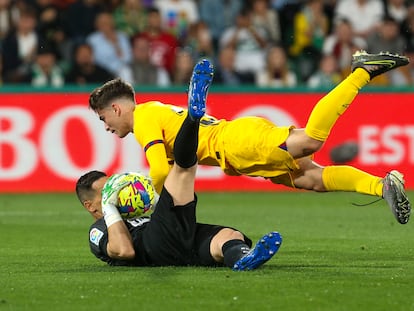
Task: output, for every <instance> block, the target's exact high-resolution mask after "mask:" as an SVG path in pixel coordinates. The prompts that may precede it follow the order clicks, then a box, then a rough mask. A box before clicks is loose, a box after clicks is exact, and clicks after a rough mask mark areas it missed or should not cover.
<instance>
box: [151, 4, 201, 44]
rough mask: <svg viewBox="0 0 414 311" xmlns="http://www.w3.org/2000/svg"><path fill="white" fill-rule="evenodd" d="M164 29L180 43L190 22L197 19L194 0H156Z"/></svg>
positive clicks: (186, 33) (186, 32)
mask: <svg viewBox="0 0 414 311" xmlns="http://www.w3.org/2000/svg"><path fill="white" fill-rule="evenodd" d="M155 6H156V7H157V8H158V9H159V10H160V13H161V20H162V24H163V27H164V29H167V30H168V31H169V32H170V33H171V34H173V35H174V36H175V37H176V38H177V39H178V41H179V42H180V43H182V42H184V41H185V39H186V37H187V35H188V30H189V27H190V25H191V24H193V23H195V22H197V21H198V20H199V16H198V8H197V4H196V2H195V1H194V0H156V1H155Z"/></svg>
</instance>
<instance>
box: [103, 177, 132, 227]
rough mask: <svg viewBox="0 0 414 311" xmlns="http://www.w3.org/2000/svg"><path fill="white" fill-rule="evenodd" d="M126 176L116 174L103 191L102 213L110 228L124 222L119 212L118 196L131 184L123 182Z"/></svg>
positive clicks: (107, 182) (126, 181)
mask: <svg viewBox="0 0 414 311" xmlns="http://www.w3.org/2000/svg"><path fill="white" fill-rule="evenodd" d="M123 177H124V174H114V175H112V176H111V177H109V179H108V180H107V181H106V183H105V185H104V187H103V189H102V203H101V204H102V213H103V215H104V219H105V223H106V226H107V227H109V226H111V225H113V224H114V223H116V222H118V221H122V217H121V214H120V213H119V210H118V207H117V205H118V194H119V191H121V189H122V188H124V187H125V186H127V185H128V184H129V183H130V182H129V181H128V180H123Z"/></svg>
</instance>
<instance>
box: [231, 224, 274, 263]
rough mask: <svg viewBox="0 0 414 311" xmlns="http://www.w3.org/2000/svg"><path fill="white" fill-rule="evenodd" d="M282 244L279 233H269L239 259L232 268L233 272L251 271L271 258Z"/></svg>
mask: <svg viewBox="0 0 414 311" xmlns="http://www.w3.org/2000/svg"><path fill="white" fill-rule="evenodd" d="M281 244H282V236H281V235H280V234H279V232H270V233H268V234H266V235H265V236H264V237H263V238H261V239H260V240H259V241H258V242H257V244H256V246H255V247H254V248H253V249H251V250H250V251H249V252H248V253H247V254H246V255H245V256H243V257H242V258H240V259H239V260H238V261H237V262H236V263H235V264H234V266H233V270H234V271H244V270H253V269H256V268H258V267H260V266H261V265H263V264H264V263H265V262H266V261H268V260H269V259H270V258H272V257H273V255H274V254H276V252H277V251H278V250H279V247H280V245H281Z"/></svg>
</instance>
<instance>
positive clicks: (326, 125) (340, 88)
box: [305, 68, 370, 141]
mask: <svg viewBox="0 0 414 311" xmlns="http://www.w3.org/2000/svg"><path fill="white" fill-rule="evenodd" d="M369 80H370V78H369V74H368V72H366V71H365V70H364V69H362V68H357V69H356V70H355V71H354V72H353V73H351V74H350V75H349V76H348V77H347V78H346V79H345V80H343V81H342V82H341V83H340V84H338V85H337V86H336V87H335V88H334V89H333V90H332V91H330V92H329V93H328V94H327V95H325V96H324V97H323V98H322V99H321V100H320V101H319V102H318V103H317V104H316V105H315V107H314V108H313V110H312V112H311V114H310V116H309V120H308V123H307V124H306V128H305V133H306V134H307V135H308V136H309V137H312V138H314V139H316V140H319V141H325V140H326V139H327V138H328V136H329V133H330V132H331V129H332V127H333V126H334V124H335V122H336V120H338V118H339V116H340V115H342V114H343V113H344V112H345V110H346V109H347V108H348V107H349V105H350V104H351V103H352V101H353V100H354V98H355V96H356V95H357V94H358V92H359V90H360V89H361V88H362V87H363V86H365V85H366V84H367V83H368V82H369Z"/></svg>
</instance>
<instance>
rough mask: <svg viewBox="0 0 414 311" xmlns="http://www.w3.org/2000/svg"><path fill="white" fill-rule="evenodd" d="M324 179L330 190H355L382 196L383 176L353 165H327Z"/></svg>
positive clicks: (323, 174) (327, 188)
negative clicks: (369, 172)
mask: <svg viewBox="0 0 414 311" xmlns="http://www.w3.org/2000/svg"><path fill="white" fill-rule="evenodd" d="M322 180H323V184H324V185H325V188H326V190H328V191H353V192H358V193H363V194H370V195H375V196H379V197H382V187H383V184H382V182H381V181H382V178H381V177H377V176H374V175H371V174H368V173H366V172H363V171H361V170H359V169H357V168H354V167H352V166H347V165H335V166H326V167H325V168H324V169H323V173H322Z"/></svg>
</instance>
